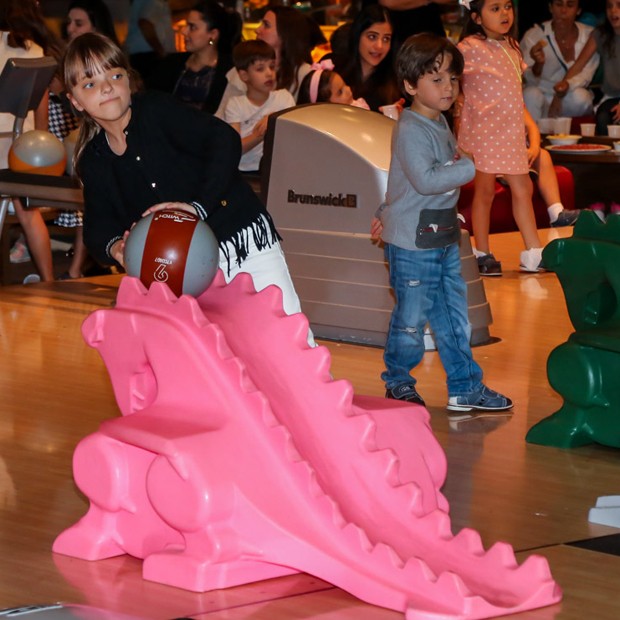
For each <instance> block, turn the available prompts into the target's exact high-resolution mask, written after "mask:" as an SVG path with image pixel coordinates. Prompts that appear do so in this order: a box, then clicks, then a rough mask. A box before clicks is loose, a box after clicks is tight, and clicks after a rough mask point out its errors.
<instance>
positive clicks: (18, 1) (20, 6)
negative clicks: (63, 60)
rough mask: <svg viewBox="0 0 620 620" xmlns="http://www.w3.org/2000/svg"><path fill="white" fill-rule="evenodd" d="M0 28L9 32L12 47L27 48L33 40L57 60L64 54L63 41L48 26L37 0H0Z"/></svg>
mask: <svg viewBox="0 0 620 620" xmlns="http://www.w3.org/2000/svg"><path fill="white" fill-rule="evenodd" d="M0 30H3V31H5V32H8V33H9V36H8V39H7V40H8V44H9V46H10V47H20V48H22V49H27V48H28V42H29V41H32V42H34V43H36V44H37V45H39V46H40V47H42V48H43V52H44V53H45V54H46V55H47V56H52V57H53V58H55V59H56V60H59V59H60V57H61V56H62V43H61V42H60V40H59V39H58V38H57V37H56V36H55V35H54V33H53V32H52V31H51V30H50V29H49V28H48V27H47V24H46V23H45V20H44V19H43V15H42V14H41V11H40V9H39V5H38V3H37V2H35V0H0Z"/></svg>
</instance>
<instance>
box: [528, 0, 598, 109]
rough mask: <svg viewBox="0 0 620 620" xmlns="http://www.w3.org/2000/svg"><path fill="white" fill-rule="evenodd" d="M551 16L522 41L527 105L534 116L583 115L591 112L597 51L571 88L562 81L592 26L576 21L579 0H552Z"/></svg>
mask: <svg viewBox="0 0 620 620" xmlns="http://www.w3.org/2000/svg"><path fill="white" fill-rule="evenodd" d="M549 10H550V11H551V20H549V21H545V22H543V23H542V24H540V25H539V24H536V25H535V26H533V27H532V28H530V29H529V30H528V31H527V32H526V33H525V35H524V37H523V39H522V41H521V51H522V53H523V59H524V60H525V62H526V63H527V65H528V68H527V69H526V71H525V89H524V91H523V98H524V100H525V106H526V107H527V109H528V111H529V113H530V114H531V115H532V117H533V118H534V120H536V121H538V120H539V119H540V118H545V117H549V116H553V117H555V116H583V115H585V114H591V113H592V99H593V95H592V92H591V91H589V90H588V89H587V86H588V85H589V84H590V82H591V81H592V77H593V76H594V73H595V71H596V68H597V66H598V62H599V57H598V54H595V55H594V56H592V58H590V60H589V61H588V63H587V64H586V65H585V66H584V67H583V69H582V70H581V71H580V72H579V73H577V74H576V75H574V76H573V77H572V78H571V80H570V82H568V88H565V87H564V86H560V85H559V83H560V82H561V81H562V79H563V78H564V75H565V74H566V72H567V71H568V69H569V68H570V67H572V66H573V64H574V63H575V60H576V59H577V57H578V56H579V54H580V53H581V51H582V50H583V48H584V46H585V44H586V42H587V40H588V37H589V36H590V33H591V32H592V27H591V26H586V25H585V24H581V23H579V22H577V21H576V20H577V16H578V15H579V13H580V12H581V8H580V7H579V0H551V2H550V3H549Z"/></svg>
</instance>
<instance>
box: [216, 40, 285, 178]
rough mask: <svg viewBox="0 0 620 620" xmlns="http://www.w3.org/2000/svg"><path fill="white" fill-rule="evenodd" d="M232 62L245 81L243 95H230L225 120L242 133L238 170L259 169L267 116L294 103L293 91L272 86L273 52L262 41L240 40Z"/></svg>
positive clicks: (274, 66) (273, 80)
mask: <svg viewBox="0 0 620 620" xmlns="http://www.w3.org/2000/svg"><path fill="white" fill-rule="evenodd" d="M233 63H234V65H235V68H236V69H237V71H238V73H239V77H240V78H241V80H242V81H243V82H244V83H245V85H246V87H247V92H246V94H245V95H240V96H238V97H232V98H231V99H229V101H228V103H227V104H226V108H225V110H224V120H225V121H226V122H227V123H229V124H230V125H231V126H232V127H234V128H235V129H236V130H237V131H238V132H239V134H240V135H241V145H242V152H243V155H242V156H241V162H240V163H239V170H241V171H243V172H255V171H258V169H259V166H260V160H261V158H262V156H263V139H264V137H265V132H266V131H267V119H268V117H269V115H270V114H271V113H273V112H279V111H280V110H285V109H286V108H290V107H292V106H294V105H295V100H294V99H293V95H291V93H290V92H289V91H288V90H286V89H284V88H283V89H280V90H274V88H275V85H276V53H275V50H274V49H273V48H272V47H271V46H270V45H269V44H268V43H265V41H260V40H258V39H257V40H254V41H243V42H242V43H239V44H238V45H236V46H235V48H234V49H233Z"/></svg>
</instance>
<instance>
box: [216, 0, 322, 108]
mask: <svg viewBox="0 0 620 620" xmlns="http://www.w3.org/2000/svg"><path fill="white" fill-rule="evenodd" d="M256 38H257V39H259V40H261V41H265V42H266V43H269V45H271V47H273V49H274V50H275V52H276V78H277V83H276V88H277V89H280V88H285V89H286V90H288V91H289V92H290V93H291V94H292V95H293V98H294V99H297V94H298V92H299V87H300V85H301V83H302V81H303V79H304V77H306V74H307V73H309V71H310V65H311V63H312V54H311V52H312V49H313V48H314V47H315V46H316V45H318V44H320V43H324V42H325V37H323V35H322V33H321V30H320V28H319V27H318V25H316V23H315V22H313V21H312V19H311V18H310V17H308V16H306V15H304V14H303V13H302V12H300V11H298V10H297V9H294V8H293V7H290V6H280V5H278V6H273V7H271V8H270V9H269V10H268V11H267V12H266V13H265V15H264V16H263V19H262V20H261V23H260V25H259V27H258V28H257V29H256ZM226 79H227V80H228V85H227V86H226V90H225V91H224V95H223V97H222V101H221V102H220V106H219V107H218V109H217V112H216V113H215V115H216V116H218V117H219V118H224V110H225V109H226V105H227V104H228V100H229V99H230V98H231V97H235V96H239V95H244V94H245V92H246V85H245V82H243V80H241V79H240V77H239V73H238V72H237V69H236V68H233V69H231V70H230V71H229V72H228V73H227V74H226Z"/></svg>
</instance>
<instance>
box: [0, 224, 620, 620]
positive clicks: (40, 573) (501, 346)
mask: <svg viewBox="0 0 620 620" xmlns="http://www.w3.org/2000/svg"><path fill="white" fill-rule="evenodd" d="M543 232H544V231H543ZM544 234H547V233H544ZM549 234H553V232H552V231H549ZM494 242H495V248H494V249H495V252H496V254H497V255H498V257H499V258H501V259H502V260H503V263H504V270H505V275H504V276H503V277H502V278H495V279H493V278H491V279H487V280H485V286H486V293H487V297H488V299H489V301H490V303H491V307H492V311H493V316H494V324H493V325H492V327H491V334H492V336H493V337H494V338H495V339H497V341H496V342H494V343H493V344H490V345H486V346H483V347H479V348H477V349H476V350H475V356H476V358H477V360H478V361H479V362H480V363H481V365H482V366H483V368H484V371H485V379H486V382H487V383H488V384H489V385H491V386H492V387H493V388H495V389H497V390H500V391H502V392H505V393H507V394H509V395H510V396H511V397H512V398H513V399H514V401H515V407H514V414H513V415H512V416H504V417H487V418H477V419H464V420H457V419H449V417H448V416H447V414H446V412H445V410H444V408H443V406H444V404H445V401H446V392H445V382H444V374H443V370H442V368H441V365H440V363H439V359H438V356H437V354H436V353H428V354H427V355H426V359H425V360H424V362H423V366H422V367H421V368H420V370H419V372H418V374H417V376H418V380H419V383H418V387H419V390H420V392H421V393H422V395H423V396H424V398H425V399H426V402H427V404H428V407H429V410H430V412H431V415H432V425H433V429H434V431H435V433H436V435H437V437H438V439H439V441H440V442H441V444H442V446H443V448H444V450H445V451H446V454H447V457H448V463H449V468H448V480H447V483H446V486H445V487H444V492H445V494H446V496H447V498H448V500H449V502H450V505H451V516H452V522H453V530H454V531H455V532H456V531H457V530H459V529H460V528H462V527H463V526H469V527H472V528H475V529H477V530H478V531H479V532H480V533H481V535H482V539H483V541H484V543H485V546H490V545H491V544H492V543H494V542H495V541H498V540H503V541H506V542H508V543H510V544H512V545H513V546H514V547H515V549H516V550H517V551H519V558H524V557H525V556H526V555H527V554H528V553H529V552H532V551H536V552H537V553H540V554H542V555H544V556H546V557H547V558H548V559H549V561H550V564H551V568H552V571H553V574H554V576H555V578H556V580H557V581H558V582H559V583H560V585H561V586H562V588H563V590H564V593H565V596H564V600H563V602H562V603H561V604H559V605H556V606H553V607H548V608H546V609H542V610H537V611H533V612H529V613H525V614H521V615H519V616H518V617H519V618H524V619H525V618H527V619H531V618H536V619H539V618H540V619H551V618H561V619H574V620H583V619H584V618H594V619H609V620H617V619H618V618H620V597H619V596H618V585H617V584H618V579H619V576H620V557H618V556H614V555H608V554H603V553H597V552H594V551H587V550H584V549H579V548H576V547H572V546H568V545H567V544H566V543H570V542H572V541H577V540H581V539H587V538H593V537H600V536H605V535H609V534H615V533H619V532H620V530H616V529H614V528H609V527H604V526H599V525H594V524H591V523H589V522H588V510H589V508H590V507H591V506H593V505H594V503H595V501H596V499H597V497H598V496H600V495H609V494H615V493H618V494H620V452H618V451H617V450H614V449H610V448H605V447H601V446H590V447H585V448H579V449H575V450H570V451H564V450H559V449H554V448H547V447H542V446H535V445H529V444H526V443H525V441H524V436H525V434H526V432H527V430H528V429H529V428H530V427H531V426H532V425H533V424H534V423H535V422H537V421H538V420H540V419H542V418H543V417H546V416H547V415H549V414H551V413H552V412H554V411H555V410H556V409H558V408H559V406H560V404H561V401H560V398H559V396H558V395H557V394H555V393H554V392H553V391H552V390H551V388H550V387H549V385H548V383H547V379H546V372H545V364H546V360H547V357H548V355H549V352H550V351H551V350H552V349H553V348H554V347H555V346H557V345H558V344H560V343H561V342H563V341H565V340H566V338H567V336H568V334H569V333H570V332H571V331H572V330H571V325H570V323H569V320H568V317H567V314H566V309H565V304H564V299H563V295H562V292H561V288H560V286H559V284H558V281H557V279H556V276H555V275H554V274H551V273H546V274H538V275H524V274H519V273H518V272H517V271H516V267H517V262H518V252H519V249H520V244H519V241H518V238H516V237H515V236H514V235H498V236H496V237H495V239H494ZM117 283H118V279H117V277H116V276H107V277H103V278H98V279H92V280H83V281H74V282H57V283H54V284H49V285H46V284H36V285H29V286H17V287H8V288H4V289H0V608H2V607H9V606H14V605H21V604H26V603H48V602H53V601H65V602H69V603H86V604H89V605H93V606H96V607H102V608H105V609H107V610H111V611H113V612H122V613H125V614H133V615H136V616H140V617H144V618H153V619H162V620H163V619H170V618H175V617H180V616H191V617H192V618H198V619H201V618H204V619H206V618H218V619H220V618H222V619H224V618H225V619H227V620H233V619H246V618H258V619H261V620H262V619H268V620H279V619H282V620H302V619H309V618H321V620H366V619H368V620H370V619H372V620H395V619H397V618H403V616H402V615H401V614H398V613H395V612H391V611H386V610H383V609H379V608H377V607H373V606H370V605H367V604H364V603H361V602H359V601H357V600H356V599H354V598H353V597H351V596H349V595H348V594H346V593H344V592H342V591H340V590H338V589H337V588H334V587H332V586H331V585H329V584H327V583H324V582H322V581H320V580H318V579H316V578H314V577H311V576H308V575H297V576H292V577H287V578H282V579H276V580H271V581H266V582H261V583H256V584H253V585H248V586H244V587H237V588H232V589H229V590H225V591H216V592H208V593H204V594H194V593H189V592H185V591H182V590H179V589H175V588H171V587H167V586H163V585H158V584H155V583H149V582H146V581H143V580H142V579H141V576H140V569H141V566H140V562H139V561H138V560H136V559H133V558H130V557H127V556H124V557H119V558H114V559H110V560H105V561H101V562H93V563H88V562H83V561H80V560H75V559H72V558H67V557H62V556H55V555H54V554H52V552H51V546H52V542H53V540H54V538H55V537H56V535H57V534H58V533H59V532H60V531H62V530H63V529H64V528H66V527H68V526H69V525H71V524H73V523H74V522H75V521H76V520H77V519H78V518H79V517H80V516H81V515H82V514H83V513H84V511H85V508H86V503H85V500H84V499H83V497H81V496H80V494H79V493H78V491H77V490H76V488H75V486H74V484H73V480H72V474H71V456H72V452H73V449H74V447H75V445H76V443H77V442H78V441H79V440H80V439H81V438H82V437H83V436H85V435H86V434H87V433H90V432H92V431H94V430H95V429H96V428H97V426H98V424H99V423H100V422H101V421H102V420H104V419H106V418H109V417H112V416H116V415H117V408H116V405H115V402H114V399H113V396H112V392H111V388H110V384H109V381H108V377H107V374H106V371H105V369H104V367H103V364H102V362H101V360H100V358H99V357H98V354H97V353H96V352H95V351H94V350H92V349H89V348H88V347H87V346H86V345H85V344H84V342H83V341H82V337H81V334H80V324H81V322H82V320H83V319H84V317H85V316H86V315H87V314H88V313H89V312H91V311H92V310H94V309H96V308H98V307H101V306H108V305H110V304H111V303H112V302H113V300H114V297H115V291H116V285H117ZM326 346H327V347H328V348H329V349H330V351H331V353H332V373H333V375H334V376H335V377H336V378H348V379H349V380H350V381H351V382H352V383H353V385H354V387H355V389H356V391H357V392H359V393H367V394H374V395H382V394H383V386H382V384H381V381H380V378H379V375H380V372H381V370H382V368H383V366H382V351H381V350H378V349H372V348H365V347H361V346H355V345H348V344H337V343H326Z"/></svg>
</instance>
